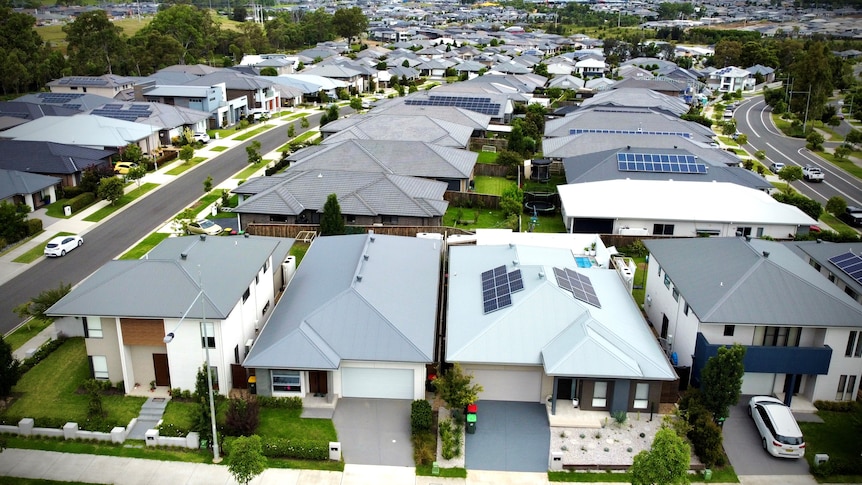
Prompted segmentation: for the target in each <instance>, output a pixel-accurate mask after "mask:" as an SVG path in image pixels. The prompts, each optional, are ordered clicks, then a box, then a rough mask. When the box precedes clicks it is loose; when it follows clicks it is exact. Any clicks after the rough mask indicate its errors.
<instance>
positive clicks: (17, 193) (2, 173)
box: [0, 168, 60, 211]
mask: <svg viewBox="0 0 862 485" xmlns="http://www.w3.org/2000/svg"><path fill="white" fill-rule="evenodd" d="M59 185H60V179H59V178H57V177H49V176H47V175H40V174H38V173H29V172H19V171H17V170H3V169H2V168H0V201H2V202H8V203H10V204H13V205H17V204H23V205H26V206H27V207H29V208H30V210H31V211H32V210H35V209H38V208H40V207H42V206H45V205H48V204H50V203H51V202H53V201H55V200H57V195H56V192H55V190H54V189H56V188H57V187H58V186H59Z"/></svg>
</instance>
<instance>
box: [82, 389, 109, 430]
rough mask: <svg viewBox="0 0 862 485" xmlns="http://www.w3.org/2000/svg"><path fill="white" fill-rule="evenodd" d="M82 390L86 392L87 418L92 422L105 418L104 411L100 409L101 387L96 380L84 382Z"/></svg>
mask: <svg viewBox="0 0 862 485" xmlns="http://www.w3.org/2000/svg"><path fill="white" fill-rule="evenodd" d="M84 389H86V390H87V396H88V397H89V401H87V417H88V418H90V419H93V420H97V421H98V420H101V419H102V418H104V417H105V411H104V408H103V407H102V385H101V383H99V381H97V380H96V379H87V380H86V381H84Z"/></svg>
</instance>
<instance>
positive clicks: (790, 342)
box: [763, 327, 802, 347]
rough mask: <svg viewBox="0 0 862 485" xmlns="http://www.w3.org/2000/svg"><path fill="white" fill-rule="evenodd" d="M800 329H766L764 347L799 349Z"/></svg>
mask: <svg viewBox="0 0 862 485" xmlns="http://www.w3.org/2000/svg"><path fill="white" fill-rule="evenodd" d="M801 330H802V329H801V328H800V327H766V332H765V333H764V334H763V345H764V346H766V347H798V346H799V333H800V331H801Z"/></svg>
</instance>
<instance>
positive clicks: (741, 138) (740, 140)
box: [736, 134, 748, 145]
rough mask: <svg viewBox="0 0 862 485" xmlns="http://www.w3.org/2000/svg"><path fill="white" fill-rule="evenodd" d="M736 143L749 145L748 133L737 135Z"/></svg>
mask: <svg viewBox="0 0 862 485" xmlns="http://www.w3.org/2000/svg"><path fill="white" fill-rule="evenodd" d="M736 143H739V144H740V145H747V144H748V135H745V134H743V135H739V136H737V137H736Z"/></svg>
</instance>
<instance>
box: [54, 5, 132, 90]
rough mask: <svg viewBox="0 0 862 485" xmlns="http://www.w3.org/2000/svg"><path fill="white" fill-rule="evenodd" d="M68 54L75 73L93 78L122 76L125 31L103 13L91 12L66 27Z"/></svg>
mask: <svg viewBox="0 0 862 485" xmlns="http://www.w3.org/2000/svg"><path fill="white" fill-rule="evenodd" d="M63 32H64V33H65V34H66V42H67V46H66V52H67V55H68V56H69V62H70V64H71V65H73V66H75V73H76V74H82V75H90V76H100V75H102V74H111V73H113V72H114V70H116V71H117V72H123V66H122V64H123V63H124V62H125V61H126V58H127V55H126V52H127V51H128V45H127V44H126V38H125V36H124V35H123V29H122V28H120V26H118V25H116V24H114V23H113V22H111V20H110V19H109V18H108V14H107V13H106V12H105V11H104V10H91V11H89V12H84V13H82V14H80V15H78V16H77V17H76V18H75V21H74V22H72V23H70V24H66V25H64V26H63Z"/></svg>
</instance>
